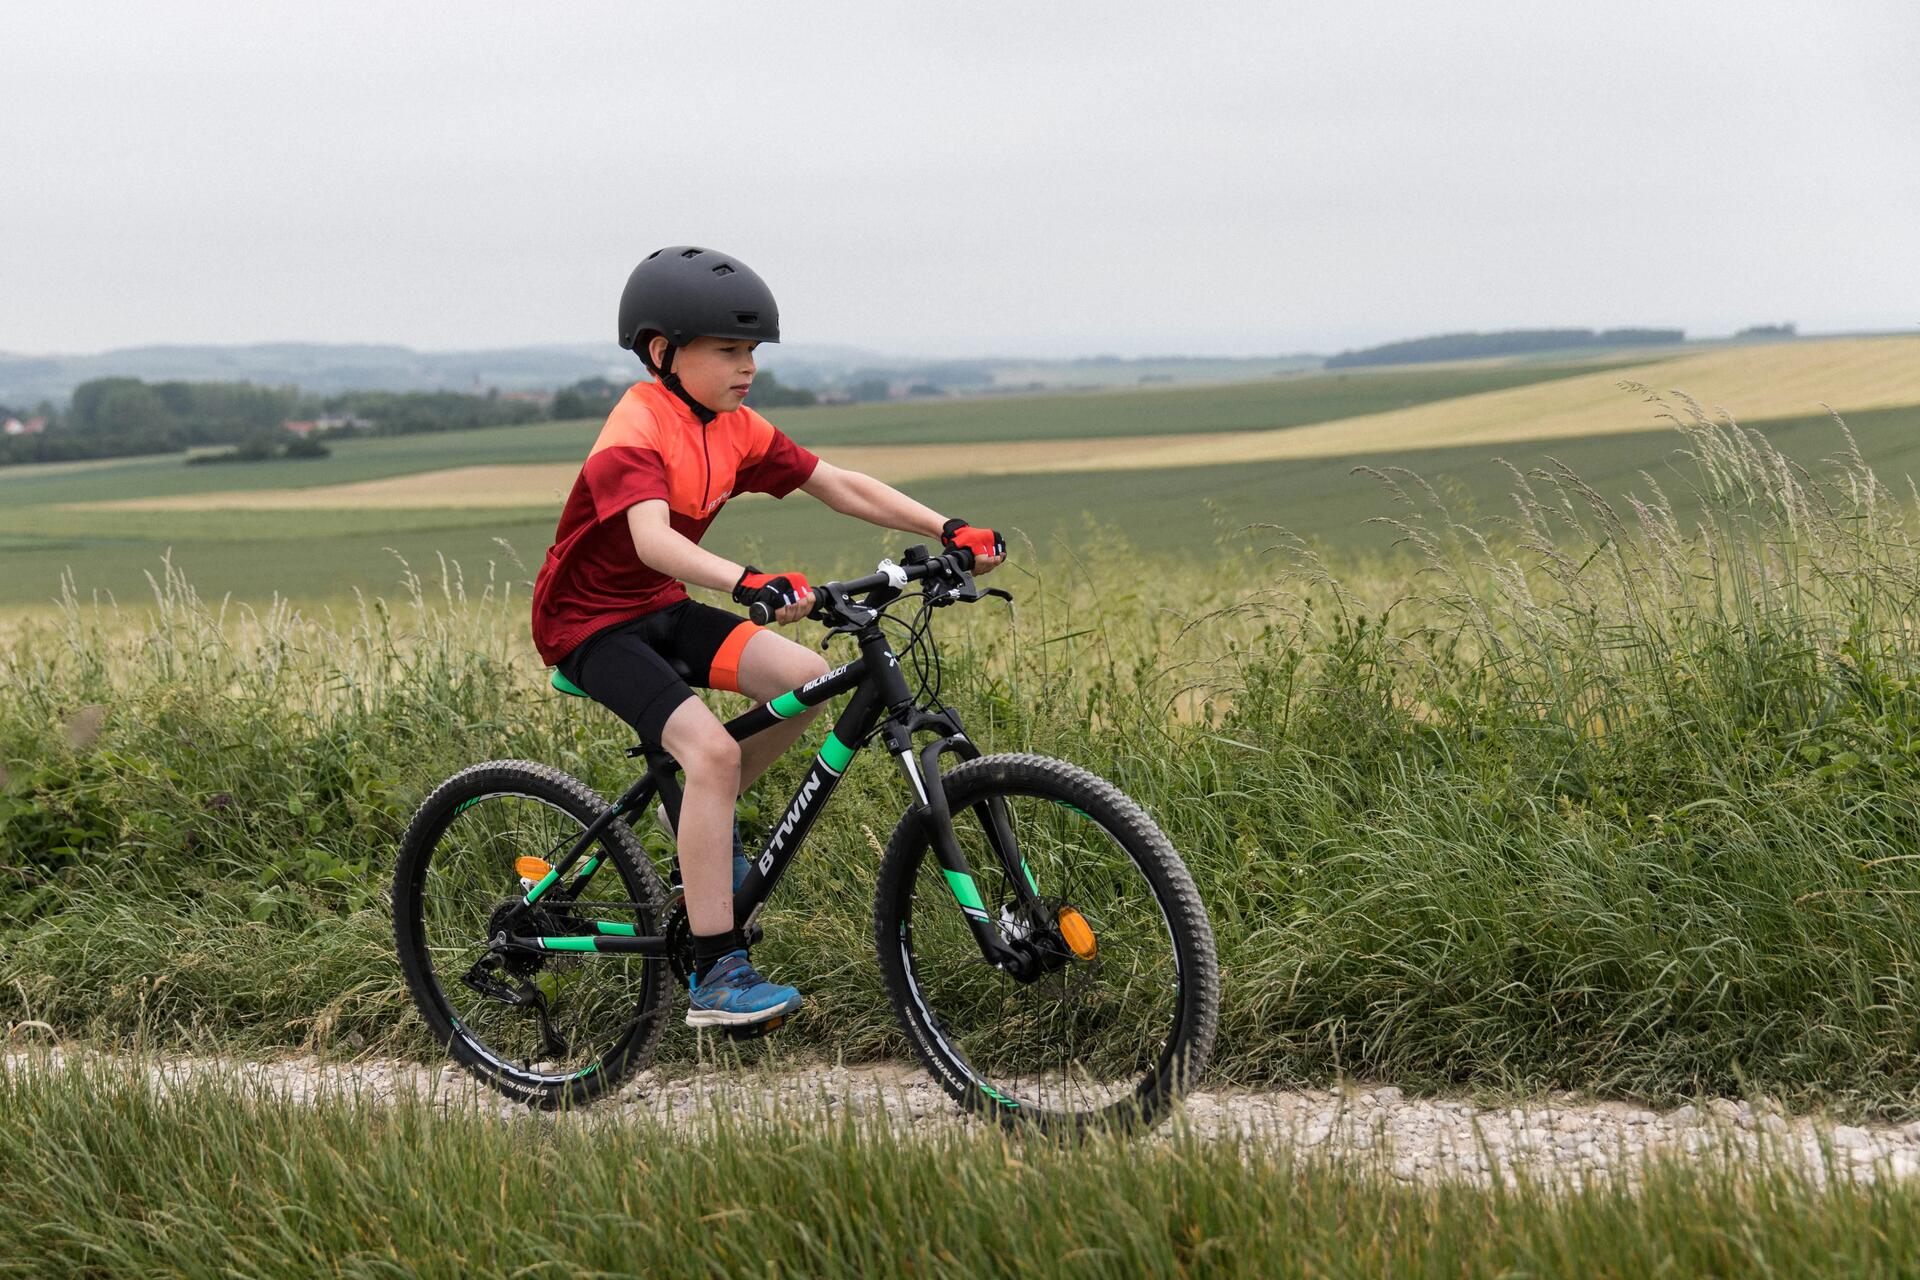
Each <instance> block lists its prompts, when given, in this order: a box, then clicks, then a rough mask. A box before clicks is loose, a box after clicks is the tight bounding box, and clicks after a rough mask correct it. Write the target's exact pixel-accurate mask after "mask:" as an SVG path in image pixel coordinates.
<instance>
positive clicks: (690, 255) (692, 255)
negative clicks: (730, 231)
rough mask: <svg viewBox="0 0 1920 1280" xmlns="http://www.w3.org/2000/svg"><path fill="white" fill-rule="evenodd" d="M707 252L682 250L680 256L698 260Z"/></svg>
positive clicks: (703, 250)
mask: <svg viewBox="0 0 1920 1280" xmlns="http://www.w3.org/2000/svg"><path fill="white" fill-rule="evenodd" d="M705 252H706V250H705V249H682V250H681V251H680V256H681V257H683V258H697V257H699V256H700V255H701V254H703V253H705Z"/></svg>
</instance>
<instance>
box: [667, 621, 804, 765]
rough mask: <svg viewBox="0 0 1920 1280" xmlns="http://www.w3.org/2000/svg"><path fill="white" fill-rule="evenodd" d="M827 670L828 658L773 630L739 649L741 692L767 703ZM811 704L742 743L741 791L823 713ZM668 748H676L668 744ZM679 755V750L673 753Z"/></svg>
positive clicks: (763, 633) (758, 633)
mask: <svg viewBox="0 0 1920 1280" xmlns="http://www.w3.org/2000/svg"><path fill="white" fill-rule="evenodd" d="M826 673H827V663H826V659H824V658H822V657H821V656H820V655H819V654H818V653H816V652H814V651H813V650H812V649H809V648H807V647H806V646H805V645H799V644H795V643H794V642H793V641H791V640H789V639H787V638H786V637H785V636H781V635H775V634H774V633H773V632H772V631H759V632H756V633H755V634H754V636H753V638H752V639H751V640H749V641H747V645H746V648H745V649H743V650H741V652H740V675H739V682H740V692H742V693H744V694H746V695H747V696H748V697H749V698H752V699H753V700H754V701H755V702H768V701H771V700H772V699H774V698H777V697H779V696H780V695H781V694H783V693H785V692H786V691H787V690H789V689H798V688H799V687H800V686H801V685H803V684H805V683H806V682H807V681H809V680H811V679H813V678H814V677H816V676H823V675H825V674H826ZM820 710H821V709H820V708H819V707H810V708H808V709H807V710H806V711H803V712H801V713H800V714H799V715H797V716H795V717H793V718H792V719H791V720H782V721H781V722H780V723H779V724H776V725H774V726H773V727H772V728H771V729H762V730H761V731H760V732H759V733H756V734H754V735H753V736H752V737H751V738H748V739H746V740H745V741H743V742H742V743H741V744H740V791H741V792H742V793H744V792H745V791H746V789H747V788H748V787H750V786H752V785H753V782H754V780H755V779H756V778H758V777H759V776H760V775H761V774H762V773H765V772H766V770H767V766H768V765H770V764H772V763H773V762H774V761H775V760H777V759H779V758H780V755H781V753H782V752H784V751H786V749H787V748H788V747H790V746H792V745H793V744H794V743H795V742H797V741H799V739H800V735H801V734H803V733H805V732H806V731H807V726H808V725H809V724H812V723H813V720H814V718H815V717H816V716H818V715H819V714H820ZM667 749H668V750H669V751H672V750H673V748H671V747H668V748H667ZM674 754H675V756H676V757H677V756H678V755H679V753H678V752H675V753H674Z"/></svg>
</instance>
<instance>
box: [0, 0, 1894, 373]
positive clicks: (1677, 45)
mask: <svg viewBox="0 0 1920 1280" xmlns="http://www.w3.org/2000/svg"><path fill="white" fill-rule="evenodd" d="M0 45H3V46H4V48H5V49H6V56H5V59H4V66H5V71H4V74H3V75H0V350H7V351H14V352H53V351H94V350H100V349H104V348H109V347H119V346H128V345H134V344H141V343H151V342H253V341H266V340H281V339H303V340H317V341H329V342H349V341H391V342H402V343H408V344H411V345H414V346H421V347H430V348H451V347H478V346H505V345H515V344H521V343H535V342H563V341H586V340H597V339H603V338H605V339H611V336H612V332H613V328H614V312H615V307H616V304H617V300H618V295H619V290H620V286H621V284H622V283H623V282H624V280H625V277H626V273H627V271H628V270H629V269H630V268H631V267H632V265H633V264H634V263H635V262H636V261H637V260H638V259H639V258H641V257H642V256H644V255H645V254H646V253H647V252H648V251H650V250H651V249H654V248H656V247H658V246H660V245H664V244H671V243H681V242H691V243H697V244H705V245H709V246H713V247H717V248H720V249H723V250H725V251H726V252H728V253H732V254H735V255H737V256H739V257H740V258H741V259H743V260H744V261H746V262H748V263H749V264H751V265H752V266H753V267H754V268H756V269H757V270H758V271H759V272H760V273H761V275H763V276H764V277H765V278H766V279H767V280H768V282H769V283H770V284H771V285H772V286H773V288H774V290H775V292H776V294H777V295H778V297H779V300H780V310H781V320H782V327H783V329H784V331H785V334H786V336H787V338H788V340H789V341H794V342H802V341H804V342H848V343H858V344H861V345H865V346H871V347H875V348H881V349H885V350H890V351H898V352H917V353H929V354H933V353H939V354H987V353H993V354H1009V353H1018V352H1032V353H1034V354H1038V355H1049V356H1052V355H1074V354H1086V353H1093V352H1102V351H1111V352H1119V353H1124V354H1143V353H1151V352H1195V353H1219V354H1239V353H1248V354H1252V353H1263V354H1264V353H1278V352H1286V351H1296V350H1328V349H1335V348H1339V347H1342V346H1347V345H1355V344H1359V343H1363V342H1371V341H1379V340H1385V339H1391V338H1397V337H1408V336H1413V335H1417V334H1422V333H1431V332H1436V331H1443V330H1453V329H1488V328H1503V327H1513V326H1528V325H1561V324H1568V325H1594V326H1608V325H1627V324H1664V325H1679V326H1684V327H1685V328H1687V329H1688V330H1689V331H1690V332H1693V333H1695V334H1703V335H1704V334H1713V333H1725V332H1729V331H1731V330H1732V329H1734V328H1737V327H1740V326H1744V325H1747V324H1752V323H1756V322H1763V321H1782V320H1792V321H1797V322H1798V323H1799V324H1800V326H1801V328H1802V329H1803V330H1835V329H1848V328H1865V327H1894V326H1911V325H1914V324H1916V323H1920V232H1917V231H1916V228H1917V227H1920V75H1916V70H1915V69H1916V67H1917V66H1920V5H1916V4H1915V3H1914V2H1913V0H1887V2H1885V3H1879V2H1875V0H1821V2H1819V3H1769V2H1767V0H1737V2H1734V3H1724V4H1723V3H1687V2H1685V0H1661V2H1659V3H1648V4H1642V3H1620V2H1619V0H1608V3H1604V4H1592V3H1579V4H1562V3H1546V2H1542V0H1526V2H1519V3H1495V2H1487V0H1452V2H1443V3H1437V4H1436V3H1412V2H1411V0H1408V2H1405V3H1396V4H1368V3H1356V2H1355V0H1338V2H1336V3H1297V2H1293V0H1289V3H1284V4H1275V3H1273V2H1272V0H1258V2H1256V3H1235V4H1217V5H1207V4H1201V5H1198V6H1195V5H1171V4H1164V5H1152V6H1149V5H1144V4H1115V3H1112V0H1105V2H1103V3H1089V4H1081V3H1032V2H1031V0H1029V2H1028V3H1021V4H964V5H961V4H955V5H929V4H913V3H905V4H903V3H899V2H898V0H895V2H893V3H882V4H852V3H823V2H821V0H807V2H805V3H792V2H791V0H787V2H783V3H758V2H752V0H746V2H743V0H734V2H733V3H728V4H723V5H719V4H682V5H672V6H667V5H660V4H655V3H650V2H637V0H627V2H624V3H606V4H590V3H566V2H564V0H547V2H545V3H538V4H529V3H525V2H524V0H522V2H519V3H514V4H511V5H479V4H470V3H462V4H434V3H421V2H417V0H413V2H409V3H404V4H395V3H391V2H390V0H383V2H382V3H378V4H363V3H344V2H342V0H324V2H322V3H315V2H314V0H302V2H301V3H298V4H283V3H277V2H273V0H247V2H246V3H235V4H227V3H210V2H207V0H171V2H170V3H166V4H129V3H125V2H121V3H113V4H88V3H74V2H73V0H62V3H60V4H46V3H42V2H40V0H0Z"/></svg>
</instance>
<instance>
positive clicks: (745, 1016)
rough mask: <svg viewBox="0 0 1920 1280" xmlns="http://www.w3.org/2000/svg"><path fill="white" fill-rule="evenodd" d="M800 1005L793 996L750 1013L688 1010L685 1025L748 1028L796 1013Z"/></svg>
mask: <svg viewBox="0 0 1920 1280" xmlns="http://www.w3.org/2000/svg"><path fill="white" fill-rule="evenodd" d="M801 1003H802V1001H801V998H800V997H799V996H795V997H794V998H793V999H791V1000H789V1001H787V1002H786V1003H785V1004H777V1005H775V1006H773V1008H771V1009H755V1010H754V1011H753V1012H752V1013H729V1012H728V1011H727V1010H725V1009H689V1010H687V1025H688V1026H690V1027H750V1026H752V1025H753V1024H754V1023H756V1022H766V1021H768V1020H769V1019H772V1018H778V1017H782V1016H784V1015H786V1014H789V1013H798V1012H799V1011H800V1005H801Z"/></svg>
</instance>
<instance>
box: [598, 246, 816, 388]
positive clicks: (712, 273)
mask: <svg viewBox="0 0 1920 1280" xmlns="http://www.w3.org/2000/svg"><path fill="white" fill-rule="evenodd" d="M650 332H652V333H660V334H664V335H665V336H666V339H667V341H668V342H671V343H672V344H673V345H674V346H676V347H683V346H685V345H686V344H687V343H689V342H691V341H692V340H693V339H695V338H699V337H712V338H745V339H748V340H749V341H754V342H778V341H780V308H779V307H778V306H777V305H775V303H774V301H773V290H771V289H769V288H767V285H766V282H765V281H764V280H762V279H761V278H760V277H759V276H757V275H755V274H754V271H753V268H752V267H749V266H748V265H747V264H746V263H744V262H742V261H740V259H738V258H730V257H728V256H727V255H726V254H724V253H720V252H718V251H716V250H713V249H701V248H698V247H696V246H694V245H690V244H676V245H671V246H669V247H668V248H665V249H655V250H654V251H653V252H652V253H650V254H648V255H647V257H646V260H645V261H643V262H642V263H641V264H640V265H639V266H637V267H635V268H634V269H633V274H632V275H630V276H628V277H627V287H626V289H625V291H623V292H622V293H621V295H620V345H621V346H623V347H625V348H626V349H627V350H629V351H632V352H635V353H637V354H638V355H639V356H640V358H641V359H642V360H645V361H647V363H648V365H649V366H651V364H652V361H651V360H650V359H649V358H648V356H647V352H646V350H645V347H646V344H645V342H644V341H643V335H645V334H648V333H650Z"/></svg>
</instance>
